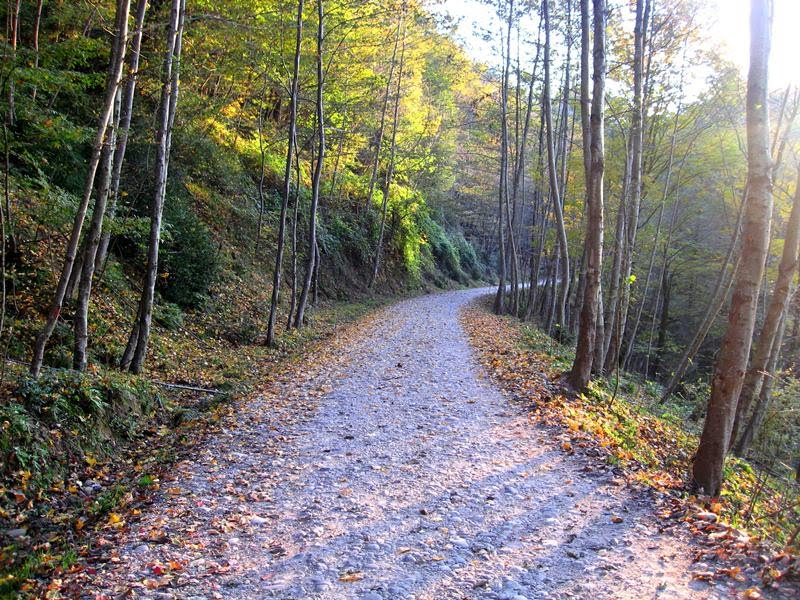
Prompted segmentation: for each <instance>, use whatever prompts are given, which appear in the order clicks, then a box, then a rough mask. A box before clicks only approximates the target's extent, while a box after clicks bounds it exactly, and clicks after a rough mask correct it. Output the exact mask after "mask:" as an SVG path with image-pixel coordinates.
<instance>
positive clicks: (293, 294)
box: [286, 140, 314, 331]
mask: <svg viewBox="0 0 800 600" xmlns="http://www.w3.org/2000/svg"><path fill="white" fill-rule="evenodd" d="M311 162H312V163H313V162H314V153H313V152H312V153H311ZM301 177H302V175H301V173H300V149H299V148H298V144H297V140H295V141H294V181H295V183H294V207H293V210H292V235H291V238H290V243H291V249H292V254H291V285H290V286H289V310H288V311H287V313H288V314H287V315H286V330H287V331H288V330H290V329H291V328H292V317H293V316H294V307H295V305H296V304H297V220H298V219H299V218H300V184H301Z"/></svg>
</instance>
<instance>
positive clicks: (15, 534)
mask: <svg viewBox="0 0 800 600" xmlns="http://www.w3.org/2000/svg"><path fill="white" fill-rule="evenodd" d="M3 533H4V534H6V535H7V536H8V537H10V538H11V539H12V540H15V539H19V538H21V537H23V536H24V535H25V534H27V533H28V530H27V529H25V528H24V527H17V528H16V529H6V530H5V531H3Z"/></svg>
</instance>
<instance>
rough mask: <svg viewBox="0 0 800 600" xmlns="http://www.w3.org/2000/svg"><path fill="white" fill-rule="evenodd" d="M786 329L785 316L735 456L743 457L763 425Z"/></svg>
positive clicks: (779, 327) (735, 448)
mask: <svg viewBox="0 0 800 600" xmlns="http://www.w3.org/2000/svg"><path fill="white" fill-rule="evenodd" d="M785 327H786V319H785V315H784V317H782V318H781V322H780V325H779V326H778V332H777V334H776V336H775V343H774V344H773V346H772V349H771V350H770V354H769V360H768V361H767V364H766V366H765V369H766V376H765V377H764V383H763V384H762V386H761V389H760V391H759V394H758V401H757V402H756V406H755V409H754V410H753V414H752V415H751V416H750V419H749V420H748V422H747V426H746V427H745V428H744V431H742V436H741V438H740V439H739V441H738V443H737V444H736V446H735V447H734V449H733V451H734V452H735V453H736V455H737V456H744V455H745V454H746V453H747V451H748V450H749V449H750V446H751V445H752V444H753V440H755V439H756V437H757V436H758V433H759V432H760V431H761V426H762V425H763V424H764V417H765V416H766V414H767V409H768V408H769V404H770V400H771V399H772V388H773V387H774V385H775V371H776V370H777V367H778V358H779V357H780V354H781V345H782V343H783V333H784V331H785Z"/></svg>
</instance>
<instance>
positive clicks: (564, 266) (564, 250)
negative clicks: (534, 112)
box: [543, 2, 569, 328]
mask: <svg viewBox="0 0 800 600" xmlns="http://www.w3.org/2000/svg"><path fill="white" fill-rule="evenodd" d="M548 5H549V3H548V2H545V3H544V4H543V14H544V98H543V103H544V119H545V128H546V137H547V163H548V164H547V171H548V174H549V180H550V195H551V199H552V201H553V212H554V214H555V216H556V227H557V229H558V247H559V255H560V260H559V263H560V267H561V269H560V273H559V276H558V279H560V280H561V281H560V282H558V281H557V282H556V283H560V285H558V286H557V289H558V290H559V291H558V292H556V291H555V290H554V292H555V293H557V295H558V300H557V302H556V317H555V320H556V325H558V326H559V328H561V327H564V326H566V309H567V307H566V304H567V291H568V290H567V287H568V286H569V244H568V242H567V229H566V227H565V225H564V211H563V208H562V206H561V195H560V191H559V187H558V173H557V171H556V160H555V147H554V145H553V144H554V141H553V107H552V100H551V96H550V9H549V6H548Z"/></svg>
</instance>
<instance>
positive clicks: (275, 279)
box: [267, 0, 304, 346]
mask: <svg viewBox="0 0 800 600" xmlns="http://www.w3.org/2000/svg"><path fill="white" fill-rule="evenodd" d="M303 3H304V0H298V2H297V20H296V35H295V47H294V69H293V71H292V84H291V92H290V98H289V136H288V137H289V141H288V143H287V146H288V148H287V150H286V167H285V168H284V171H283V201H282V202H281V216H280V221H279V224H278V247H277V250H276V252H275V270H274V271H273V274H272V298H271V301H270V307H269V321H268V324H267V345H268V346H273V345H274V344H275V320H276V319H277V316H278V299H279V297H280V289H281V270H282V269H283V246H284V241H285V238H286V213H287V210H288V207H289V194H291V193H292V189H291V188H292V155H293V153H294V143H295V138H296V135H297V84H298V79H299V74H300V51H301V49H302V42H303Z"/></svg>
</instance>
